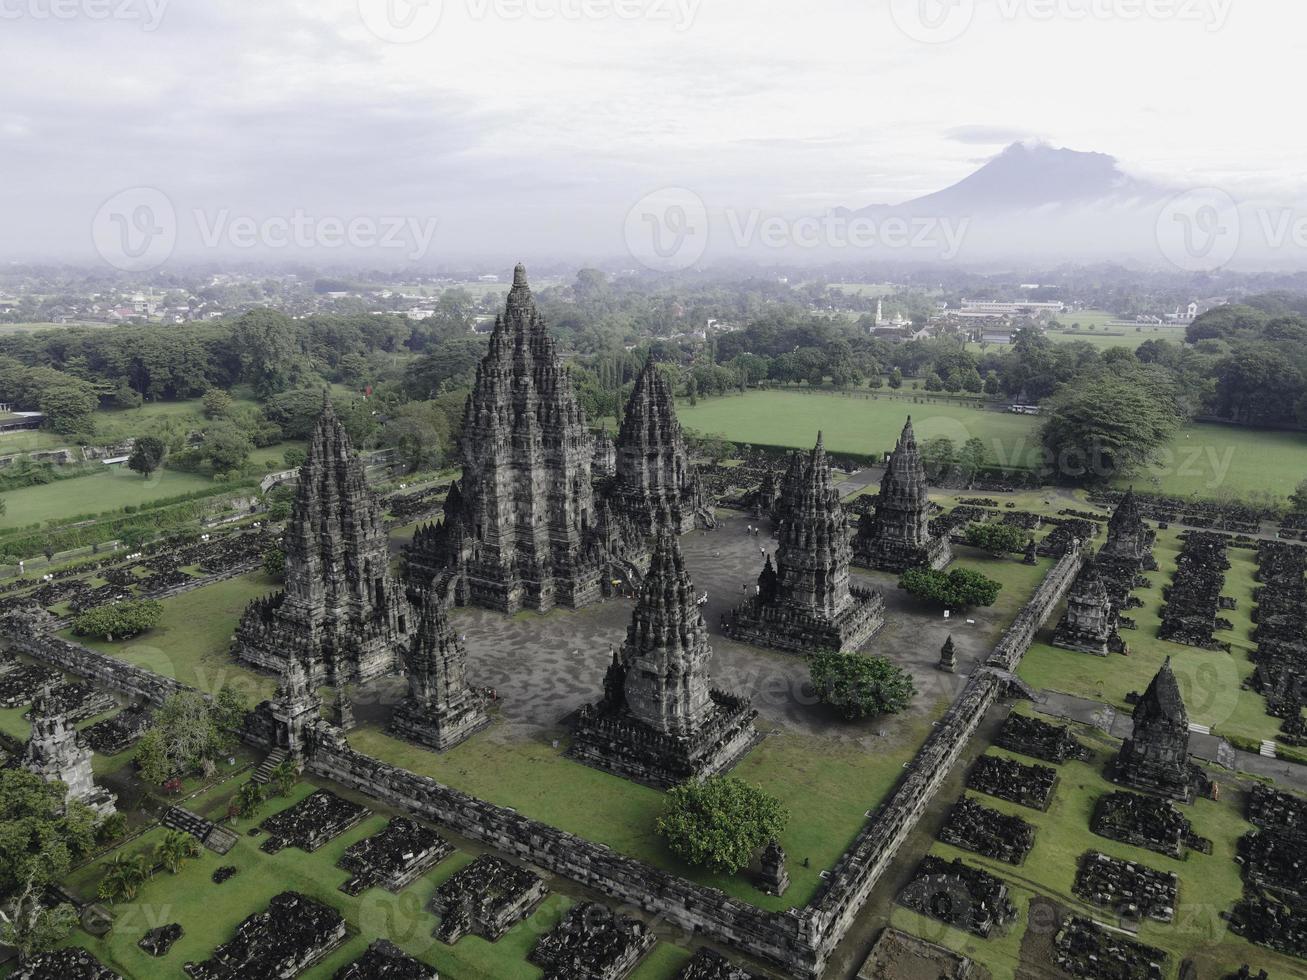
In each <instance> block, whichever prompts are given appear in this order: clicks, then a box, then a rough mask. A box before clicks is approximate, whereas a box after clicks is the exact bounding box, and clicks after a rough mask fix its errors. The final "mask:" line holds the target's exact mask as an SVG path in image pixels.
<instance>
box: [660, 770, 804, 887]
mask: <svg viewBox="0 0 1307 980" xmlns="http://www.w3.org/2000/svg"><path fill="white" fill-rule="evenodd" d="M788 819H789V815H788V814H787V813H786V812H785V809H784V807H782V806H781V804H780V801H779V800H777V799H775V798H774V797H772V796H769V795H768V794H767V793H764V792H763V791H762V790H761V789H759V788H758V787H756V786H750V785H749V784H748V783H746V782H744V781H743V780H740V779H735V778H734V777H731V776H710V777H709V778H707V779H695V780H690V781H689V782H685V783H682V784H681V785H679V786H677V787H675V788H674V789H672V790H671V791H670V792H669V793H668V794H667V804H666V807H665V808H664V810H663V813H662V816H660V817H659V818H658V823H657V830H658V833H659V834H660V835H662V836H663V837H664V838H665V839H666V840H667V845H668V847H670V848H671V849H672V852H673V853H675V854H677V855H678V856H680V857H682V858H684V859H685V860H686V861H688V862H689V863H690V864H694V865H699V866H703V867H707V868H709V869H710V870H713V871H718V872H725V873H727V874H734V873H735V872H736V871H738V870H740V868H743V867H745V866H746V865H748V863H749V861H750V859H751V858H752V857H753V853H754V851H756V850H758V848H760V847H763V846H765V845H766V844H767V842H768V841H771V840H774V839H775V838H777V837H779V836H780V834H781V831H782V830H784V829H785V823H786V821H787V820H788Z"/></svg>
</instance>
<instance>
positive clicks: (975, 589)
mask: <svg viewBox="0 0 1307 980" xmlns="http://www.w3.org/2000/svg"><path fill="white" fill-rule="evenodd" d="M899 588H900V589H904V590H905V591H907V592H910V593H911V594H912V595H915V596H917V597H918V598H920V599H926V600H928V601H930V602H934V603H937V604H938V605H941V606H945V607H950V608H955V609H965V608H968V607H970V606H992V605H993V604H994V603H995V602H996V601H997V600H998V593H999V590H1001V589H1002V588H1003V586H1002V585H1001V584H1000V583H998V582H995V581H994V580H993V579H990V578H986V577H985V576H984V575H982V574H980V572H977V571H974V570H973V569H970V568H953V569H950V570H949V571H947V572H937V571H935V570H933V569H930V568H909V569H908V570H907V571H906V572H904V573H903V575H902V576H900V578H899Z"/></svg>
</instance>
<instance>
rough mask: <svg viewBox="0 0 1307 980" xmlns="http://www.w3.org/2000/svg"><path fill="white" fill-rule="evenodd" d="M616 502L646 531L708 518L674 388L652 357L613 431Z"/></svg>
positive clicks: (678, 527)
mask: <svg viewBox="0 0 1307 980" xmlns="http://www.w3.org/2000/svg"><path fill="white" fill-rule="evenodd" d="M613 502H614V505H615V506H616V507H617V508H618V509H619V510H620V511H622V512H623V513H625V514H626V516H628V517H629V518H630V519H631V521H632V522H633V523H634V524H635V525H636V526H637V527H638V528H640V529H641V530H642V531H643V532H644V533H645V534H654V533H656V532H657V531H658V530H659V529H660V528H662V527H671V528H673V529H674V530H676V531H678V532H683V531H691V530H693V529H694V526H695V523H696V520H697V521H698V522H699V523H703V524H705V525H708V524H711V523H712V510H711V507H710V505H709V504H708V502H707V500H706V499H705V497H704V492H703V486H702V484H701V483H700V481H699V475H698V472H697V471H696V470H695V468H694V467H693V466H691V465H690V458H689V454H688V453H687V452H686V450H685V439H684V438H683V437H682V435H681V425H680V423H679V422H678V421H677V420H676V407H675V404H674V402H673V399H672V389H671V386H670V385H668V383H667V379H666V378H665V377H664V376H663V373H662V372H661V371H659V370H658V367H657V365H656V364H655V363H654V360H653V358H652V357H650V358H649V359H648V360H647V361H646V362H645V365H644V368H643V369H642V370H641V371H640V373H639V375H638V376H637V377H636V379H635V387H634V388H633V389H632V390H631V397H630V399H629V400H628V401H627V403H626V411H625V412H624V413H623V415H622V427H621V429H620V431H619V432H618V436H617V478H616V480H615V481H614V486H613Z"/></svg>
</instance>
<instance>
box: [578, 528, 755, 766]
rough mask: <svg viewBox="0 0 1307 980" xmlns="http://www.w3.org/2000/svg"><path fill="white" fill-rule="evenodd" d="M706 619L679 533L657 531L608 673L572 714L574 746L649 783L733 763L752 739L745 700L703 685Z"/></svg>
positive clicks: (584, 757)
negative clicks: (595, 695) (599, 690)
mask: <svg viewBox="0 0 1307 980" xmlns="http://www.w3.org/2000/svg"><path fill="white" fill-rule="evenodd" d="M711 656H712V648H711V647H710V646H709V645H708V627H707V625H706V624H705V623H704V621H703V616H701V615H700V613H699V607H698V605H697V603H696V597H695V593H694V584H693V583H692V582H691V581H690V575H689V573H688V572H687V571H686V568H685V562H684V559H683V558H682V557H681V549H680V546H679V545H678V544H677V542H676V538H675V536H674V535H673V534H672V533H671V532H669V531H666V530H665V531H663V533H662V534H661V535H660V536H659V539H658V544H657V547H656V548H655V550H654V555H653V558H652V559H651V560H650V564H649V574H648V576H647V577H646V578H645V580H644V585H643V588H642V589H641V592H640V598H639V601H638V602H637V603H636V606H635V611H634V613H633V614H632V617H631V625H630V626H629V627H628V629H627V631H626V643H625V644H624V645H623V646H622V649H621V652H620V653H615V654H614V657H613V664H612V666H610V667H609V669H608V674H607V676H606V678H605V680H604V697H603V699H602V700H601V701H600V702H599V703H598V704H597V705H586V706H585V707H583V708H582V709H581V711H580V712H579V714H578V718H577V722H576V727H575V731H574V738H573V743H572V750H571V751H572V754H573V755H574V756H575V757H576V758H578V759H580V760H581V761H582V762H585V763H588V764H590V765H593V766H596V767H598V768H601V769H606V770H608V771H609V772H614V773H617V774H618V775H621V776H626V777H628V778H631V779H636V780H638V781H640V782H644V783H649V784H651V785H655V786H671V785H674V784H675V783H678V782H681V781H683V780H685V779H688V778H691V777H694V776H706V775H712V774H714V773H718V772H722V771H725V770H727V769H729V768H731V767H732V766H733V765H734V764H735V763H736V761H738V759H739V758H740V756H741V755H743V754H744V752H745V751H747V750H748V748H749V747H750V746H751V745H752V744H753V742H754V740H755V739H756V737H757V735H756V733H755V732H754V728H753V718H754V716H755V715H756V714H757V712H755V711H754V710H753V707H752V706H751V704H750V703H749V701H748V699H746V698H742V697H738V696H736V695H732V694H726V693H724V692H722V691H716V690H712V689H710V687H709V675H708V661H709V659H710V658H711Z"/></svg>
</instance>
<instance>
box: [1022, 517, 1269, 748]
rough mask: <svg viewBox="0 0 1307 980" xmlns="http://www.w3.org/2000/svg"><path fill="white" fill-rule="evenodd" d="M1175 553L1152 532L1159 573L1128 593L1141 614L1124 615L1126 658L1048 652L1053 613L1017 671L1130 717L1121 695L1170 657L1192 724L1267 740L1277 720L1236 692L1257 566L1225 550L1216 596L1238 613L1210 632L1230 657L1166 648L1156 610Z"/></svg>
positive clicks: (1171, 535) (1166, 539) (1229, 613)
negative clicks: (1227, 625) (1233, 603)
mask: <svg viewBox="0 0 1307 980" xmlns="http://www.w3.org/2000/svg"><path fill="white" fill-rule="evenodd" d="M1179 548H1180V542H1179V540H1178V538H1177V532H1176V531H1175V530H1174V529H1172V530H1167V531H1162V532H1160V533H1159V534H1158V541H1157V546H1156V548H1155V549H1154V554H1155V556H1156V558H1157V563H1158V565H1159V566H1160V567H1159V569H1158V570H1157V571H1156V572H1149V573H1147V575H1148V578H1149V580H1150V581H1151V582H1152V585H1151V587H1150V588H1148V589H1140V590H1138V591H1136V593H1135V594H1136V595H1138V596H1139V597H1140V598H1141V599H1143V601H1144V605H1143V608H1141V609H1131V610H1129V611H1128V612H1127V615H1129V616H1132V617H1133V618H1134V620H1135V622H1136V623H1137V624H1138V629H1134V630H1122V633H1121V635H1122V636H1123V637H1124V638H1125V640H1126V642H1127V643H1129V645H1130V655H1129V656H1128V657H1122V656H1118V655H1115V654H1114V655H1112V656H1110V657H1094V656H1091V655H1089V654H1083V653H1076V652H1074V651H1071V650H1062V649H1060V648H1058V647H1054V646H1051V645H1050V644H1049V643H1048V639H1049V637H1050V636H1051V632H1052V629H1053V627H1054V626H1056V624H1057V618H1058V617H1059V616H1060V615H1061V610H1060V609H1059V610H1058V611H1057V612H1056V613H1055V614H1054V615H1053V616H1051V617H1050V618H1049V622H1048V624H1047V626H1046V627H1045V629H1044V630H1043V631H1042V632H1041V633H1040V636H1039V642H1036V643H1035V644H1034V645H1033V646H1032V647H1031V648H1030V652H1029V653H1027V654H1026V657H1025V660H1024V661H1023V662H1022V664H1021V669H1020V671H1019V673H1020V675H1021V677H1022V679H1024V680H1025V681H1026V682H1027V683H1028V684H1030V685H1032V686H1033V687H1035V688H1036V689H1039V690H1042V689H1048V690H1054V691H1062V692H1064V693H1066V694H1075V695H1078V696H1080V697H1085V698H1092V699H1094V700H1098V701H1105V702H1107V703H1109V704H1113V705H1116V706H1117V707H1118V708H1119V709H1121V710H1125V711H1129V710H1131V709H1130V706H1129V705H1127V704H1126V701H1125V696H1126V695H1127V694H1129V693H1130V692H1131V691H1143V690H1144V688H1145V687H1147V686H1148V682H1149V681H1150V680H1151V679H1152V677H1153V675H1154V674H1155V673H1157V670H1158V668H1159V667H1161V665H1162V661H1163V660H1165V659H1166V658H1167V657H1168V656H1169V657H1170V658H1171V664H1172V667H1173V669H1174V670H1175V674H1176V678H1177V679H1178V680H1179V682H1180V687H1181V691H1182V693H1183V694H1184V697H1185V704H1186V706H1187V708H1188V710H1189V718H1190V720H1191V721H1195V722H1198V723H1199V724H1204V725H1209V726H1211V728H1212V729H1213V731H1215V732H1216V733H1217V734H1224V735H1229V736H1237V737H1239V738H1242V739H1257V740H1261V739H1264V738H1274V737H1275V735H1276V734H1277V733H1278V732H1279V727H1280V721H1279V719H1277V718H1272V717H1270V716H1269V715H1267V714H1266V710H1265V702H1264V701H1263V699H1262V697H1261V695H1260V694H1257V693H1256V692H1255V691H1248V690H1244V689H1243V688H1242V686H1241V685H1242V683H1243V681H1244V680H1245V679H1246V678H1247V677H1248V676H1249V675H1250V674H1252V672H1253V664H1252V661H1251V659H1250V654H1251V652H1252V650H1253V649H1254V647H1255V646H1256V644H1255V643H1254V642H1253V640H1252V638H1251V632H1252V627H1253V623H1252V619H1251V614H1252V609H1253V598H1252V591H1253V587H1254V582H1253V574H1254V572H1255V571H1256V567H1257V566H1256V561H1255V555H1254V553H1253V552H1251V551H1247V550H1245V549H1240V548H1231V549H1229V550H1228V551H1227V555H1228V556H1229V558H1230V569H1229V571H1227V572H1226V573H1225V588H1224V589H1223V590H1222V594H1223V595H1227V596H1231V597H1233V598H1234V599H1235V600H1237V602H1238V608H1237V609H1232V610H1222V612H1221V616H1222V617H1224V618H1225V619H1228V620H1229V621H1230V622H1231V623H1233V624H1234V629H1233V630H1218V631H1217V638H1218V639H1221V640H1228V641H1229V642H1230V643H1231V645H1232V652H1231V653H1225V652H1223V651H1213V650H1202V649H1199V648H1198V647H1190V646H1185V645H1184V644H1180V643H1171V642H1168V641H1166V640H1161V639H1158V637H1157V628H1158V626H1159V625H1160V623H1161V611H1162V605H1163V599H1162V587H1163V586H1165V585H1168V584H1169V583H1170V581H1171V576H1172V574H1173V573H1174V571H1175V563H1176V556H1177V555H1178V554H1179Z"/></svg>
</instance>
